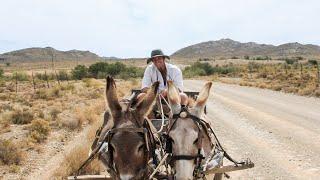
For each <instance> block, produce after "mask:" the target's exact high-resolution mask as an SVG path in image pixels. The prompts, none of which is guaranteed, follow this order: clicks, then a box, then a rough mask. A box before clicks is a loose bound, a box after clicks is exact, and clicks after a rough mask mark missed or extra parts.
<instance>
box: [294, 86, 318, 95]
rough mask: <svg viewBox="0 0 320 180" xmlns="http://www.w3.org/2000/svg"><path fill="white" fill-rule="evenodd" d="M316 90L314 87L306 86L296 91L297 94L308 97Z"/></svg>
mask: <svg viewBox="0 0 320 180" xmlns="http://www.w3.org/2000/svg"><path fill="white" fill-rule="evenodd" d="M315 90H316V87H314V86H307V87H305V88H304V89H300V90H299V91H298V94H299V95H302V96H308V95H312V93H313V92H315Z"/></svg>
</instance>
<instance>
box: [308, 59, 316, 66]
mask: <svg viewBox="0 0 320 180" xmlns="http://www.w3.org/2000/svg"><path fill="white" fill-rule="evenodd" d="M308 63H309V64H310V65H312V66H316V65H318V61H317V60H314V59H310V60H308Z"/></svg>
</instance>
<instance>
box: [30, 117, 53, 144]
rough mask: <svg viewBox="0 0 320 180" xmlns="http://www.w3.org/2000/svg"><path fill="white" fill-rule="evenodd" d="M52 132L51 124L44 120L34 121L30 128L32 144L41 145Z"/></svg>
mask: <svg viewBox="0 0 320 180" xmlns="http://www.w3.org/2000/svg"><path fill="white" fill-rule="evenodd" d="M50 130H51V128H50V126H49V122H47V121H45V120H43V119H37V120H33V121H32V123H31V126H30V133H29V138H30V140H31V141H32V142H37V143H41V142H43V141H45V140H46V139H47V137H48V135H49V133H50Z"/></svg>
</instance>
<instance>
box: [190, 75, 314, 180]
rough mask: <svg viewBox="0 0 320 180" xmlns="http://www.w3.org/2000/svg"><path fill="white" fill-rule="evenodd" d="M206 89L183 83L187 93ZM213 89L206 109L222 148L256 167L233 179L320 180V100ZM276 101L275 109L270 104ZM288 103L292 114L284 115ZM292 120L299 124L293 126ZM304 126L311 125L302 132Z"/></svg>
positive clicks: (236, 88)
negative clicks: (317, 179) (245, 159)
mask: <svg viewBox="0 0 320 180" xmlns="http://www.w3.org/2000/svg"><path fill="white" fill-rule="evenodd" d="M203 84H204V82H201V81H200V82H197V81H186V82H185V86H186V87H187V88H189V89H192V90H197V91H199V90H200V88H201V87H202V86H203ZM213 87H214V88H213V91H212V95H211V97H210V100H209V102H208V104H207V105H208V117H209V119H210V120H212V121H213V122H212V123H213V124H214V126H213V127H214V129H215V130H216V131H217V135H218V137H220V139H221V143H222V144H223V145H224V146H225V147H226V148H227V149H228V151H229V153H230V154H231V155H232V156H234V157H235V158H237V159H238V158H245V157H250V158H251V160H252V161H254V162H255V164H256V167H255V168H254V169H249V170H244V171H238V172H232V173H230V175H231V176H233V177H234V178H241V179H242V178H245V179H246V178H250V179H275V178H280V179H316V178H317V177H319V176H320V167H319V166H320V158H319V156H318V154H319V152H320V148H319V147H320V142H319V139H320V138H319V133H317V132H318V129H319V126H318V125H317V124H318V122H317V119H318V118H319V117H320V116H319V117H318V114H319V113H320V109H319V111H318V109H317V108H319V107H315V106H314V104H317V103H319V100H317V99H311V100H310V99H308V98H305V97H296V96H288V95H285V94H282V93H279V92H272V91H265V90H260V89H256V88H250V89H249V90H247V88H245V87H239V86H229V85H223V84H221V83H218V84H216V83H215V84H214V86H213ZM233 91H235V92H233ZM246 91H248V92H247V93H246ZM237 92H238V93H237ZM235 96H237V97H235ZM279 96H281V97H280V98H279ZM248 97H250V99H249V98H248ZM261 97H262V98H261ZM264 98H266V99H267V100H268V101H267V103H265V102H264V101H266V100H264ZM248 99H249V100H250V101H251V102H250V101H249V100H248ZM255 99H256V100H257V101H255ZM274 99H275V102H276V103H275V104H276V105H273V104H272V102H273V100H274ZM297 99H298V100H297ZM248 101H249V102H248ZM288 101H289V102H290V101H291V104H290V107H289V108H294V109H295V112H294V113H290V111H287V110H283V109H285V108H286V106H283V104H286V103H288ZM292 101H293V102H292ZM303 101H305V102H303ZM294 102H296V103H294ZM301 102H302V103H301ZM270 103H271V104H270ZM319 104H320V103H319ZM264 106H268V108H264ZM279 106H283V107H282V113H277V111H279V109H280V110H281V107H280V108H279ZM310 106H311V107H310ZM272 108H275V109H276V110H273V109H272ZM297 109H300V110H297ZM305 111H306V112H307V113H306V114H304V113H303V112H305ZM288 114H289V115H288ZM290 116H291V117H294V118H295V119H294V120H292V121H291V119H290V118H288V117H290ZM301 121H307V123H305V125H304V126H300V124H299V123H301ZM310 126H311V127H310Z"/></svg>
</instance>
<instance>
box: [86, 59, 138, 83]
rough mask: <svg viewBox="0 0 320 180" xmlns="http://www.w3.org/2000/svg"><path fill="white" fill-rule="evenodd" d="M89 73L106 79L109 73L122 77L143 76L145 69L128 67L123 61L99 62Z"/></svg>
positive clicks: (92, 66)
mask: <svg viewBox="0 0 320 180" xmlns="http://www.w3.org/2000/svg"><path fill="white" fill-rule="evenodd" d="M88 72H89V74H90V75H91V76H92V77H94V78H98V79H104V78H105V77H106V76H107V75H111V76H116V77H118V78H121V79H128V78H130V77H131V78H136V77H142V76H143V72H144V70H143V69H142V68H138V67H126V65H125V64H123V63H122V62H116V63H111V64H108V63H106V62H97V63H95V64H92V65H91V66H90V67H89V69H88Z"/></svg>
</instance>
